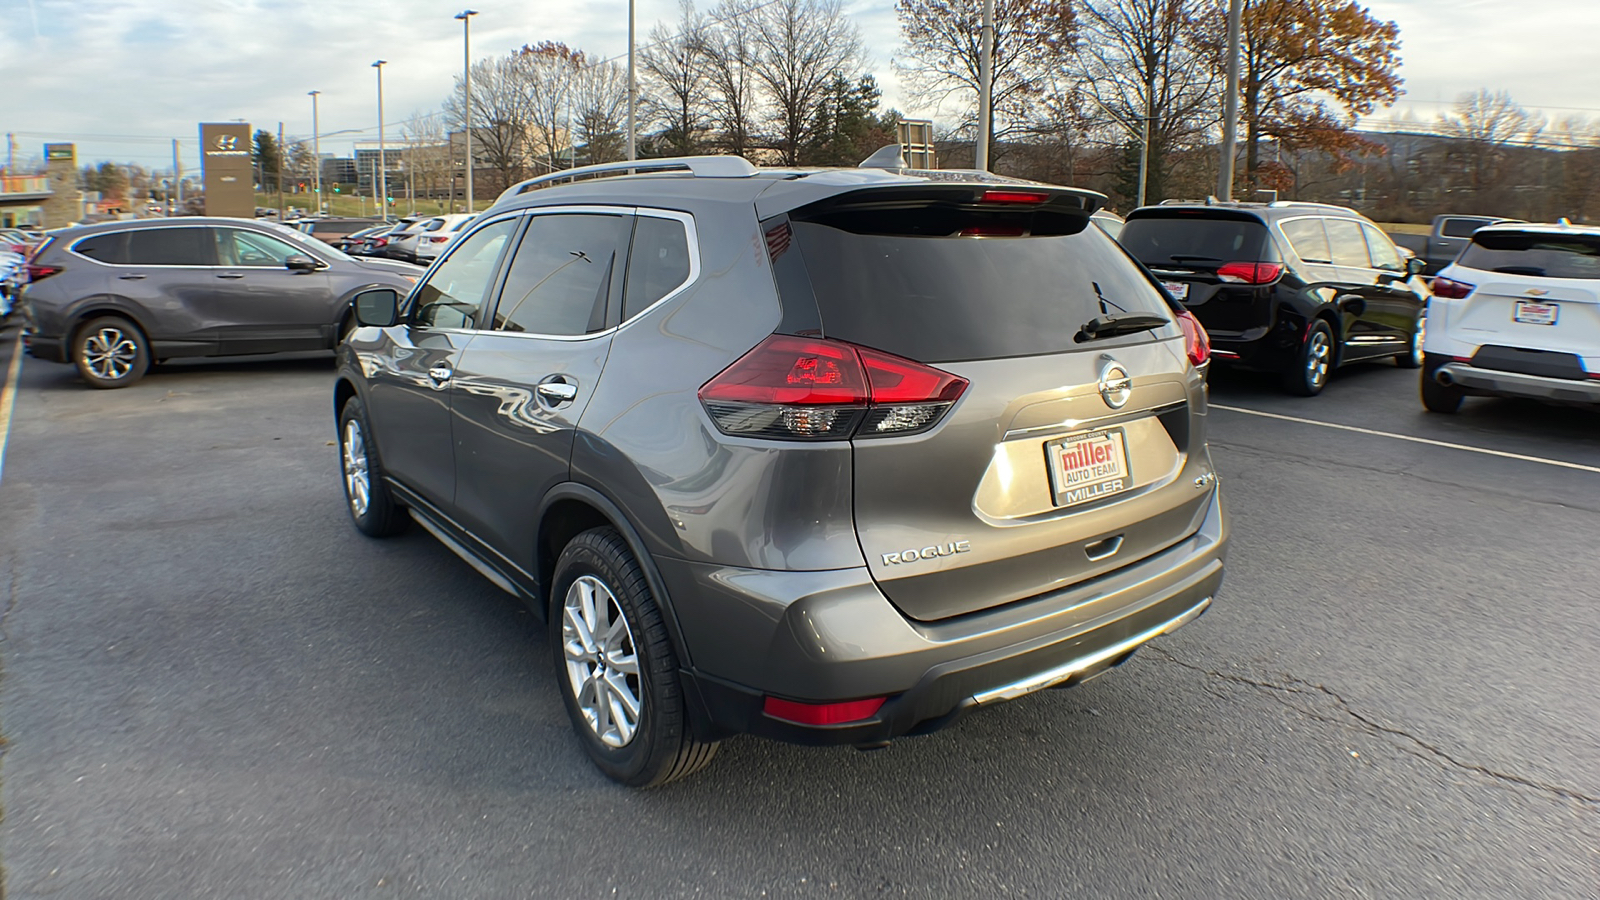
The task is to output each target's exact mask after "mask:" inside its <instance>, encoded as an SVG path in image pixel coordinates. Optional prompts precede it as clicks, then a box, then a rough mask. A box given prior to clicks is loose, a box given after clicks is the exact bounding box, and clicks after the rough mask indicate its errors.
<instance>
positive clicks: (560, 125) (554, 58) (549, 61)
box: [517, 41, 587, 169]
mask: <svg viewBox="0 0 1600 900" xmlns="http://www.w3.org/2000/svg"><path fill="white" fill-rule="evenodd" d="M517 60H518V62H519V64H520V68H521V72H522V78H523V88H524V90H526V91H527V96H528V124H529V136H530V139H531V140H532V142H533V151H534V155H535V156H536V157H537V156H542V157H544V163H545V165H546V166H547V167H548V168H550V169H558V168H560V167H561V164H560V160H561V156H562V152H563V151H564V150H567V149H568V148H569V147H570V146H571V141H572V135H571V134H570V133H569V131H570V128H569V123H571V122H572V119H573V93H574V89H575V88H576V86H577V82H578V77H579V74H580V73H581V72H582V70H583V68H584V66H585V65H586V64H587V60H586V59H585V58H584V55H583V51H582V50H576V49H573V48H572V47H568V46H567V45H566V44H563V43H561V42H559V41H542V42H540V43H538V44H533V45H531V46H527V47H523V48H522V50H521V51H519V52H518V53H517Z"/></svg>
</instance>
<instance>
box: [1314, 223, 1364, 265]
mask: <svg viewBox="0 0 1600 900" xmlns="http://www.w3.org/2000/svg"><path fill="white" fill-rule="evenodd" d="M1322 224H1323V227H1325V228H1327V229H1328V247H1329V249H1331V250H1332V251H1333V264H1334V265H1336V266H1349V267H1350V268H1352V269H1368V268H1371V267H1372V260H1371V258H1370V257H1368V256H1367V239H1366V238H1365V237H1363V236H1362V234H1361V223H1359V222H1357V221H1355V220H1354V219H1324V220H1322Z"/></svg>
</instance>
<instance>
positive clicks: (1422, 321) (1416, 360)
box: [1394, 316, 1428, 369]
mask: <svg viewBox="0 0 1600 900" xmlns="http://www.w3.org/2000/svg"><path fill="white" fill-rule="evenodd" d="M1427 327H1428V317H1427V316H1418V317H1417V324H1415V325H1413V326H1412V327H1411V342H1410V343H1409V344H1408V345H1407V346H1406V352H1404V353H1401V354H1399V355H1398V356H1396V357H1395V358H1394V364H1395V365H1396V366H1399V367H1400V368H1402V369H1420V368H1422V336H1423V330H1424V329H1426V328H1427Z"/></svg>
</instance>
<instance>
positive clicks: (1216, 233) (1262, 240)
mask: <svg viewBox="0 0 1600 900" xmlns="http://www.w3.org/2000/svg"><path fill="white" fill-rule="evenodd" d="M1117 239H1118V240H1119V241H1121V242H1122V246H1124V247H1127V248H1128V252H1129V253H1132V254H1133V256H1134V258H1135V259H1137V260H1139V261H1140V262H1142V263H1144V264H1145V265H1148V266H1162V265H1167V266H1172V265H1177V266H1193V265H1200V266H1208V265H1211V266H1214V265H1216V264H1218V263H1226V262H1258V261H1261V260H1264V259H1267V258H1268V257H1267V256H1266V253H1267V248H1268V244H1267V226H1265V225H1263V224H1262V223H1261V222H1260V221H1259V220H1256V219H1224V218H1215V217H1202V216H1182V217H1171V218H1169V217H1166V216H1149V217H1140V218H1137V219H1129V220H1128V224H1126V225H1124V226H1122V234H1121V235H1120V236H1119V237H1118V238H1117Z"/></svg>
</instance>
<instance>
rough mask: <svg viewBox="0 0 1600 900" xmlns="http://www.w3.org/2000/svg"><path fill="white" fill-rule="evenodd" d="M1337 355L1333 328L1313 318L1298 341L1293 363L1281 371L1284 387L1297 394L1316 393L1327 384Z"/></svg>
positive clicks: (1311, 395) (1312, 395) (1312, 394)
mask: <svg viewBox="0 0 1600 900" xmlns="http://www.w3.org/2000/svg"><path fill="white" fill-rule="evenodd" d="M1336 359H1337V350H1336V344H1335V342H1334V339H1333V329H1331V328H1329V327H1328V323H1327V322H1325V321H1323V320H1322V319H1315V320H1313V321H1312V323H1311V328H1310V329H1309V330H1307V331H1306V339H1305V340H1304V341H1303V342H1301V344H1300V352H1298V353H1296V354H1295V356H1294V360H1295V361H1294V363H1293V364H1292V365H1291V366H1290V367H1289V370H1288V371H1286V372H1284V373H1283V389H1284V390H1286V391H1288V392H1289V393H1291V394H1294V395H1296V396H1300V397H1315V396H1316V395H1318V394H1320V393H1322V389H1323V388H1324V387H1326V386H1327V384H1328V378H1329V377H1330V376H1332V375H1333V367H1334V365H1335V361H1336Z"/></svg>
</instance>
